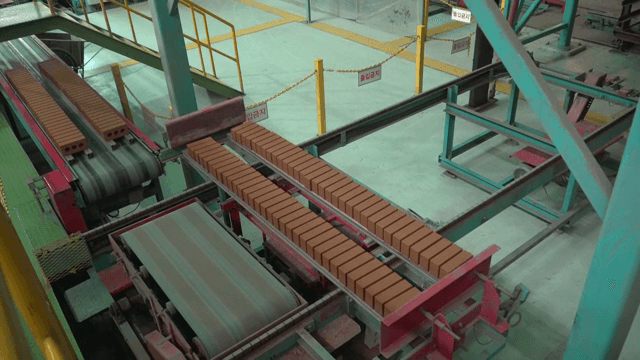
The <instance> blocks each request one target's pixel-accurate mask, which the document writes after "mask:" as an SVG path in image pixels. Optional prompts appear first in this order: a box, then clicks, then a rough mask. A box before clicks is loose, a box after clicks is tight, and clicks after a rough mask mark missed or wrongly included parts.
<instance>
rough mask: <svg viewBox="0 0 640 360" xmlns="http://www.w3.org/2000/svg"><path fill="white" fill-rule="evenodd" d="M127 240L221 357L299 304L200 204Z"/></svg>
mask: <svg viewBox="0 0 640 360" xmlns="http://www.w3.org/2000/svg"><path fill="white" fill-rule="evenodd" d="M121 237H122V239H123V240H124V241H125V242H126V244H127V245H128V246H129V247H130V248H131V249H132V250H133V252H134V253H135V254H136V255H137V256H138V258H139V259H140V261H141V262H142V264H144V266H145V267H146V269H147V270H148V271H149V274H151V276H152V277H153V279H154V280H155V281H156V282H157V283H158V285H159V286H160V287H161V288H162V290H163V291H164V292H165V294H166V295H167V297H168V298H169V299H170V300H171V302H172V303H173V305H174V307H175V308H176V309H177V310H178V311H179V312H180V314H181V315H182V316H183V317H184V319H185V320H186V321H187V323H188V324H189V325H190V326H191V328H192V329H193V330H194V332H195V333H196V335H197V336H198V337H199V338H200V340H201V341H202V343H203V344H204V346H205V348H206V349H207V351H208V353H209V355H210V356H215V355H216V354H219V353H220V352H222V351H224V350H225V349H227V348H229V347H230V346H232V345H234V344H236V343H237V342H239V341H240V340H242V339H244V338H245V337H247V336H248V335H251V334H252V333H254V332H256V331H257V330H259V329H261V328H263V327H265V326H267V325H268V324H269V323H271V322H273V321H275V320H277V319H278V318H280V317H281V316H283V315H285V314H286V313H288V312H289V311H291V310H293V309H294V308H295V307H296V306H297V305H298V301H297V300H296V297H295V295H294V294H293V293H292V292H291V291H290V290H288V289H287V288H285V287H284V285H282V284H281V283H280V282H279V281H278V280H277V279H276V278H275V277H274V276H272V275H271V274H270V273H269V272H268V271H267V269H265V268H264V267H263V266H262V265H261V264H260V263H258V261H256V259H255V258H253V257H252V256H251V255H250V254H249V253H248V252H247V250H245V249H244V248H243V247H242V245H240V244H239V243H238V242H237V241H236V240H235V239H233V238H232V237H231V236H229V234H227V233H226V232H225V231H224V230H223V229H222V228H221V227H220V225H218V224H217V223H216V222H215V220H213V219H212V218H211V216H210V215H209V214H208V213H207V212H206V211H205V210H204V209H203V208H202V207H201V206H200V205H199V204H192V205H189V206H186V207H184V208H182V209H179V210H176V211H174V212H171V213H169V214H167V215H165V216H163V217H161V218H159V219H156V220H153V221H151V222H149V223H146V224H144V225H142V226H139V227H137V228H134V229H132V230H130V231H128V232H126V233H124V234H122V236H121Z"/></svg>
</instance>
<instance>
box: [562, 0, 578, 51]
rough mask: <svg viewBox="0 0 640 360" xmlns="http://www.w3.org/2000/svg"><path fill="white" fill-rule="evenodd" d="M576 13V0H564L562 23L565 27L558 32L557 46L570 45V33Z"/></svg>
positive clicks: (571, 32) (565, 46)
mask: <svg viewBox="0 0 640 360" xmlns="http://www.w3.org/2000/svg"><path fill="white" fill-rule="evenodd" d="M577 13H578V0H566V1H565V3H564V14H563V15H562V23H563V24H566V25H567V27H566V28H564V29H562V31H561V32H560V39H558V46H560V47H561V48H568V47H569V45H571V35H572V34H573V26H574V25H575V22H576V14H577Z"/></svg>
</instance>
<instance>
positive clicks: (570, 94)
mask: <svg viewBox="0 0 640 360" xmlns="http://www.w3.org/2000/svg"><path fill="white" fill-rule="evenodd" d="M575 98H576V92H575V91H571V90H567V92H566V94H565V95H564V112H565V113H569V109H571V107H572V106H573V100H574V99H575Z"/></svg>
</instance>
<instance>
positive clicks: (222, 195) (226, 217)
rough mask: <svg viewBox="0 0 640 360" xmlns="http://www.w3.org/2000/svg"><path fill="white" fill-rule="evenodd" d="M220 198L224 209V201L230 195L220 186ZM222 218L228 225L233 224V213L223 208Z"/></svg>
mask: <svg viewBox="0 0 640 360" xmlns="http://www.w3.org/2000/svg"><path fill="white" fill-rule="evenodd" d="M218 199H219V200H220V209H222V203H223V202H225V201H227V199H229V195H227V193H226V192H224V190H222V189H221V188H218ZM222 218H223V219H224V224H225V225H227V226H231V215H230V214H229V211H226V210H224V209H222Z"/></svg>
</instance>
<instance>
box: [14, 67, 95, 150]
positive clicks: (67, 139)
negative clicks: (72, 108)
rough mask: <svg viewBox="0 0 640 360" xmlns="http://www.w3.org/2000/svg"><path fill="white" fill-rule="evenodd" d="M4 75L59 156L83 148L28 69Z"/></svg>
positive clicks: (82, 140) (82, 139) (80, 139)
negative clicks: (58, 152) (51, 141)
mask: <svg viewBox="0 0 640 360" xmlns="http://www.w3.org/2000/svg"><path fill="white" fill-rule="evenodd" d="M5 74H6V76H7V78H8V79H9V82H11V85H12V86H13V87H14V88H15V89H16V90H17V91H18V94H19V95H20V96H21V97H22V99H23V100H24V102H25V103H26V105H27V107H29V109H30V110H31V112H32V113H33V114H34V116H35V117H36V119H37V120H38V122H39V123H40V124H41V125H42V127H43V128H44V130H45V131H46V132H47V133H48V134H49V136H50V137H51V139H52V140H53V142H54V143H55V145H56V147H57V148H58V150H60V152H61V153H62V155H71V154H75V153H77V152H81V151H84V150H85V149H86V148H87V139H86V138H85V137H84V135H83V134H82V133H81V132H80V130H78V128H77V127H76V126H75V125H74V124H73V123H72V122H71V119H69V117H68V116H67V114H65V113H64V111H62V109H61V108H60V106H58V104H57V103H56V101H55V100H54V99H53V98H52V97H51V95H49V93H48V92H47V90H46V89H45V88H44V87H43V86H42V85H41V84H40V83H39V82H38V81H37V80H36V79H35V78H34V77H33V76H32V75H31V73H29V70H27V69H26V68H24V67H20V68H16V69H12V70H8V71H7V72H6V73H5Z"/></svg>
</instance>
